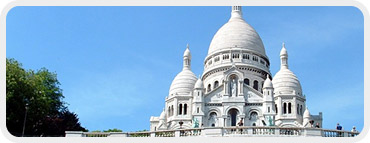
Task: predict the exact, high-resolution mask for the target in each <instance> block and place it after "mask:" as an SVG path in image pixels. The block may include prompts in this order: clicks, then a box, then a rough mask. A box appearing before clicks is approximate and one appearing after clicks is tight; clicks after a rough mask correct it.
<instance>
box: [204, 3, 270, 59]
mask: <svg viewBox="0 0 370 143" xmlns="http://www.w3.org/2000/svg"><path fill="white" fill-rule="evenodd" d="M231 48H232V49H233V50H234V49H235V50H236V49H241V50H248V51H251V52H253V53H256V54H259V55H261V56H264V57H267V56H266V53H265V48H264V46H263V43H262V40H261V38H260V36H259V35H258V33H257V32H256V30H254V28H253V27H252V26H250V25H249V24H248V23H247V22H245V21H244V19H243V18H242V12H241V7H239V6H234V7H233V9H232V12H231V18H230V20H229V21H228V22H227V23H226V24H224V25H223V26H222V27H221V28H220V29H219V30H218V31H217V33H216V34H215V35H214V37H213V39H212V42H211V44H210V46H209V50H208V56H211V55H213V54H214V53H218V52H221V51H225V50H230V49H231Z"/></svg>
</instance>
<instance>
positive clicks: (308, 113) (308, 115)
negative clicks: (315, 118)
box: [303, 107, 311, 118]
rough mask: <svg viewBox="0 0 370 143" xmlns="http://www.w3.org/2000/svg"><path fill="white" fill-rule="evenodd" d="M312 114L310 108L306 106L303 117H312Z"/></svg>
mask: <svg viewBox="0 0 370 143" xmlns="http://www.w3.org/2000/svg"><path fill="white" fill-rule="evenodd" d="M310 117H311V115H310V111H309V110H308V108H307V107H306V110H305V111H304V113H303V118H310Z"/></svg>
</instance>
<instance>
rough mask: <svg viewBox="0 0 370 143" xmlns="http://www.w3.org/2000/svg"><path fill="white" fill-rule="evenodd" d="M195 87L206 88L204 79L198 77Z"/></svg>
mask: <svg viewBox="0 0 370 143" xmlns="http://www.w3.org/2000/svg"><path fill="white" fill-rule="evenodd" d="M194 88H198V89H199V88H204V85H203V81H202V80H201V79H200V78H198V80H197V82H196V83H195V85H194Z"/></svg>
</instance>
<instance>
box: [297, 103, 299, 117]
mask: <svg viewBox="0 0 370 143" xmlns="http://www.w3.org/2000/svg"><path fill="white" fill-rule="evenodd" d="M297 114H298V115H299V104H297Z"/></svg>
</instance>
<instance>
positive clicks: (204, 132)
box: [66, 126, 359, 137]
mask: <svg viewBox="0 0 370 143" xmlns="http://www.w3.org/2000/svg"><path fill="white" fill-rule="evenodd" d="M358 134H359V132H350V131H341V130H328V129H321V128H301V127H255V126H243V127H208V128H192V129H176V130H161V131H146V132H109V133H104V132H80V131H66V137H188V136H210V137H212V136H214V137H220V136H226V137H233V136H235V137H238V136H240V137H248V136H251V137H254V136H261V137H286V136H290V137H298V136H307V137H310V136H317V137H320V136H321V137H355V136H357V135H358Z"/></svg>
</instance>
